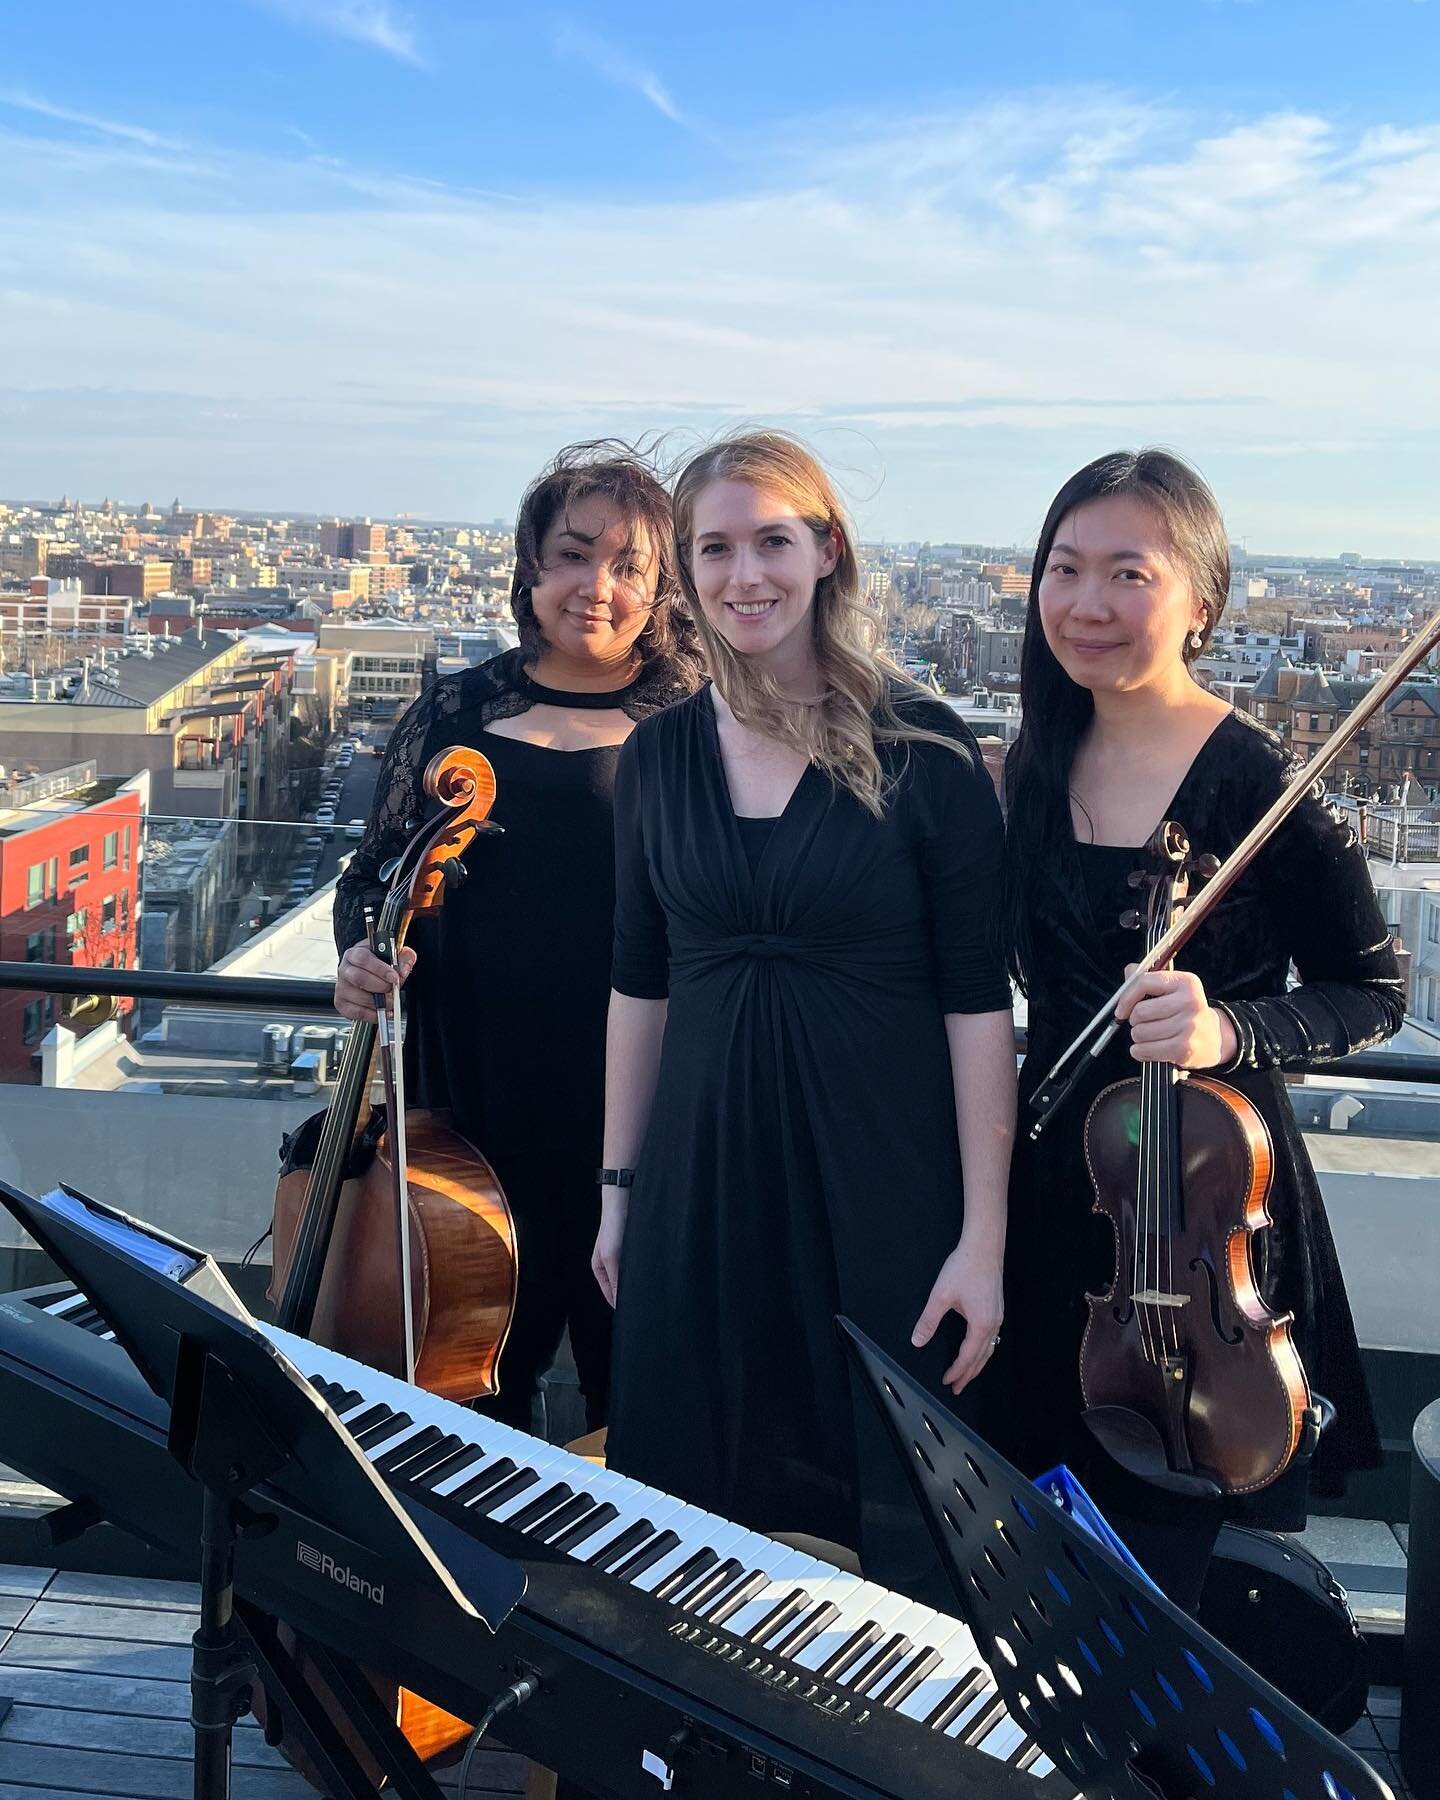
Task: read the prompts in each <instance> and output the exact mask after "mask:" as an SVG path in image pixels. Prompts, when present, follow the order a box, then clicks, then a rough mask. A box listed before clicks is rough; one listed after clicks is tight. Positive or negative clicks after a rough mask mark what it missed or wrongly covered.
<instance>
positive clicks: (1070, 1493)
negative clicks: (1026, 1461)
mask: <svg viewBox="0 0 1440 1800" xmlns="http://www.w3.org/2000/svg"><path fill="white" fill-rule="evenodd" d="M1035 1486H1036V1487H1037V1488H1038V1489H1039V1490H1040V1492H1041V1493H1042V1494H1043V1495H1044V1496H1045V1498H1046V1499H1047V1500H1049V1501H1050V1502H1051V1504H1052V1505H1054V1506H1058V1507H1059V1508H1060V1510H1061V1512H1063V1513H1068V1514H1069V1516H1070V1517H1071V1518H1072V1519H1073V1520H1074V1521H1075V1523H1076V1524H1077V1525H1078V1526H1079V1527H1080V1529H1081V1530H1082V1531H1085V1532H1088V1533H1089V1534H1090V1536H1091V1537H1092V1538H1094V1539H1095V1541H1096V1543H1097V1544H1103V1545H1104V1546H1105V1548H1106V1549H1107V1550H1111V1551H1113V1552H1114V1553H1115V1555H1116V1556H1118V1557H1119V1558H1120V1560H1121V1562H1122V1563H1124V1565H1125V1567H1126V1568H1127V1569H1129V1570H1130V1571H1131V1573H1132V1574H1135V1575H1138V1576H1139V1577H1140V1579H1141V1581H1143V1582H1144V1583H1145V1585H1146V1586H1147V1587H1149V1588H1151V1589H1153V1590H1154V1592H1155V1593H1157V1594H1158V1593H1159V1592H1160V1591H1161V1590H1160V1589H1159V1588H1158V1587H1157V1586H1156V1584H1155V1583H1154V1582H1153V1581H1152V1580H1151V1579H1150V1577H1149V1576H1148V1575H1147V1574H1146V1573H1145V1571H1144V1569H1142V1568H1141V1567H1140V1565H1139V1563H1138V1562H1136V1560H1135V1558H1134V1557H1133V1556H1132V1555H1131V1554H1130V1552H1129V1551H1128V1550H1127V1549H1126V1548H1125V1544H1124V1542H1123V1540H1122V1539H1121V1538H1120V1536H1119V1535H1118V1533H1117V1532H1116V1531H1115V1530H1114V1529H1113V1528H1112V1527H1111V1525H1110V1523H1109V1521H1108V1520H1107V1519H1106V1517H1105V1515H1104V1513H1102V1512H1101V1510H1100V1508H1099V1507H1098V1506H1097V1505H1096V1504H1095V1502H1094V1501H1093V1500H1092V1499H1091V1498H1090V1496H1089V1495H1088V1494H1087V1493H1086V1492H1085V1490H1084V1488H1083V1487H1081V1485H1080V1483H1079V1482H1078V1481H1077V1480H1076V1479H1075V1477H1074V1476H1073V1475H1072V1474H1071V1473H1070V1471H1069V1470H1068V1469H1067V1468H1066V1467H1065V1465H1064V1463H1060V1464H1058V1465H1057V1466H1056V1467H1055V1468H1053V1469H1048V1470H1047V1471H1046V1472H1045V1474H1043V1475H1037V1476H1036V1477H1035Z"/></svg>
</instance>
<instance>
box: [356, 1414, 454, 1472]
mask: <svg viewBox="0 0 1440 1800" xmlns="http://www.w3.org/2000/svg"><path fill="white" fill-rule="evenodd" d="M444 1435H445V1433H444V1432H443V1431H442V1430H441V1429H440V1427H439V1426H438V1425H426V1426H425V1427H424V1428H423V1429H422V1430H420V1431H414V1432H411V1434H410V1436H409V1437H407V1438H406V1439H405V1442H404V1443H403V1444H397V1445H396V1446H395V1448H394V1449H393V1450H382V1451H381V1452H380V1454H379V1455H378V1456H376V1457H372V1458H371V1461H372V1462H373V1463H374V1465H375V1467H376V1468H377V1469H379V1470H380V1471H381V1473H382V1474H388V1473H389V1472H390V1470H391V1469H394V1468H396V1467H398V1466H399V1465H400V1464H401V1463H406V1462H409V1460H410V1458H411V1457H412V1456H415V1455H417V1454H418V1453H419V1452H420V1451H421V1450H428V1449H429V1448H430V1446H431V1445H432V1444H438V1443H439V1442H440V1440H441V1438H442V1437H444Z"/></svg>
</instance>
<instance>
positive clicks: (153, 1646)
mask: <svg viewBox="0 0 1440 1800" xmlns="http://www.w3.org/2000/svg"><path fill="white" fill-rule="evenodd" d="M196 1599H197V1593H196V1589H195V1588H194V1587H193V1586H191V1585H189V1584H187V1583H180V1582H161V1581H139V1580H132V1579H129V1578H127V1577H123V1576H111V1575H75V1574H55V1573H54V1572H53V1571H51V1570H48V1569H30V1568H22V1567H17V1566H15V1565H13V1564H0V1695H3V1696H7V1697H8V1698H9V1699H10V1700H12V1701H13V1706H12V1708H11V1711H10V1713H9V1715H8V1717H6V1718H5V1719H4V1721H3V1723H0V1800H189V1796H190V1793H191V1765H190V1746H191V1735H190V1726H189V1723H188V1721H189V1711H190V1693H189V1687H188V1685H187V1684H188V1678H189V1667H190V1651H189V1640H190V1634H191V1632H193V1630H194V1629H195V1623H196V1613H195V1606H196ZM1399 1730H1400V1694H1399V1690H1398V1689H1395V1688H1373V1689H1372V1690H1371V1693H1370V1705H1369V1709H1368V1711H1367V1713H1366V1715H1365V1717H1364V1718H1363V1719H1362V1720H1361V1721H1360V1723H1359V1724H1358V1725H1356V1727H1355V1728H1354V1730H1353V1731H1352V1732H1350V1733H1349V1734H1348V1741H1349V1742H1350V1743H1351V1744H1353V1745H1354V1746H1355V1747H1356V1749H1358V1750H1359V1751H1360V1752H1361V1754H1362V1755H1363V1756H1364V1757H1365V1758H1366V1760H1367V1761H1368V1762H1370V1763H1371V1765H1372V1766H1373V1767H1374V1768H1375V1769H1377V1770H1378V1771H1379V1773H1380V1774H1381V1775H1382V1776H1384V1778H1385V1780H1386V1781H1388V1782H1389V1783H1390V1786H1391V1788H1392V1789H1393V1791H1394V1794H1395V1796H1396V1800H1409V1796H1408V1790H1407V1789H1406V1788H1405V1786H1404V1784H1403V1783H1402V1782H1401V1780H1400V1776H1399V1770H1398V1766H1397V1764H1396V1762H1395V1761H1394V1752H1395V1749H1396V1746H1397V1743H1398V1740H1399ZM526 1774H527V1765H526V1763H525V1760H524V1759H523V1758H522V1757H520V1756H516V1755H514V1754H513V1753H511V1752H509V1751H505V1750H502V1749H500V1748H499V1747H498V1746H497V1747H496V1748H495V1749H493V1750H490V1751H488V1752H487V1753H486V1754H485V1755H484V1757H483V1758H480V1757H477V1759H476V1762H475V1765H474V1766H473V1768H472V1770H471V1774H470V1779H469V1793H470V1795H471V1796H472V1800H500V1797H501V1796H505V1797H511V1796H518V1795H521V1794H523V1793H524V1792H525V1789H526ZM437 1779H438V1782H439V1785H440V1786H441V1787H442V1788H445V1789H447V1790H450V1789H453V1787H454V1785H455V1782H456V1779H457V1771H456V1770H454V1769H450V1770H447V1771H444V1772H442V1773H441V1774H440V1775H439V1776H438V1778H437ZM233 1793H234V1800H313V1797H314V1789H313V1788H311V1787H310V1786H309V1785H308V1783H307V1782H305V1781H304V1779H303V1778H302V1777H301V1776H299V1775H297V1774H296V1773H295V1771H294V1770H293V1769H291V1768H290V1767H289V1766H288V1765H287V1764H286V1763H285V1762H284V1760H283V1759H282V1758H281V1757H280V1755H279V1753H278V1752H277V1751H275V1750H272V1749H270V1748H269V1746H268V1745H267V1744H266V1743H265V1741H264V1739H263V1738H262V1736H261V1734H260V1731H259V1729H258V1728H257V1727H256V1725H255V1723H254V1721H253V1720H248V1719H247V1720H246V1721H245V1722H244V1723H243V1724H241V1725H240V1726H238V1727H237V1729H236V1733H235V1753H234V1779H233Z"/></svg>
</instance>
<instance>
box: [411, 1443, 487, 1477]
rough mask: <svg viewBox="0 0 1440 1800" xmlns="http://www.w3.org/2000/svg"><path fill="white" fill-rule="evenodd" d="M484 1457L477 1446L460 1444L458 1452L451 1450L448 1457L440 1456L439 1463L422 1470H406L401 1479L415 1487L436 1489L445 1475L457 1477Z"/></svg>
mask: <svg viewBox="0 0 1440 1800" xmlns="http://www.w3.org/2000/svg"><path fill="white" fill-rule="evenodd" d="M436 1448H437V1449H438V1448H439V1446H438V1445H437V1446H436ZM484 1455H485V1452H484V1451H483V1450H482V1449H481V1448H480V1446H479V1445H478V1444H461V1446H460V1448H459V1449H458V1450H452V1451H451V1452H450V1454H449V1455H448V1456H442V1457H441V1458H440V1460H439V1462H432V1463H430V1464H429V1465H428V1467H426V1468H424V1469H413V1470H412V1469H407V1470H406V1471H405V1474H404V1477H403V1479H404V1480H406V1481H413V1482H414V1484H415V1486H416V1487H422V1488H433V1487H438V1486H439V1484H440V1483H441V1482H442V1481H444V1479H445V1477H446V1476H447V1475H458V1474H459V1473H460V1471H461V1470H462V1469H468V1468H469V1467H470V1465H471V1464H472V1463H477V1462H480V1461H481V1460H482V1459H483V1458H484Z"/></svg>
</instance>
